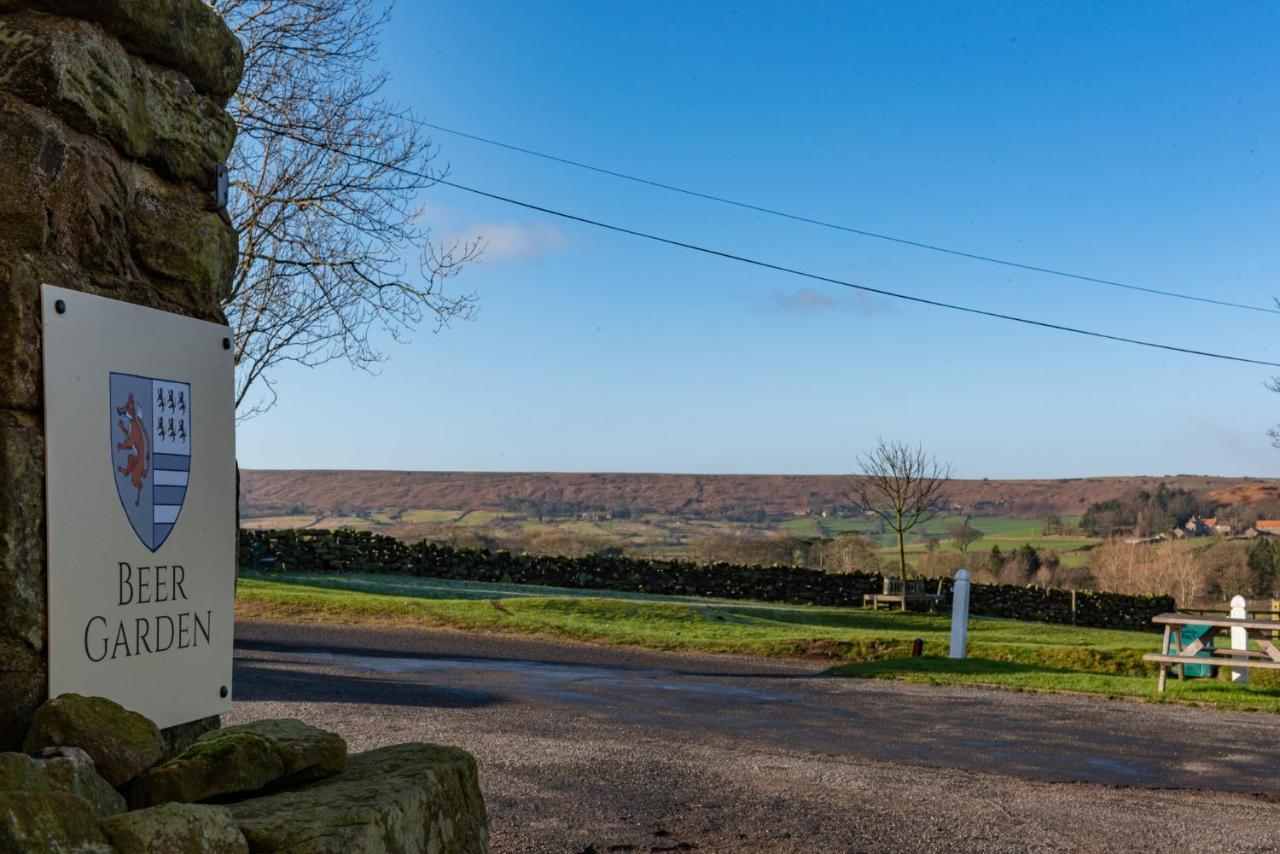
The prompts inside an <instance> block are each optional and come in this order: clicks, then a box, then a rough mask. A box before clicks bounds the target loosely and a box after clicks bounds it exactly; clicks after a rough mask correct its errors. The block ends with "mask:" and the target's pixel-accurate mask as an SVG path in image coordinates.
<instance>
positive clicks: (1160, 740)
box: [230, 623, 1280, 852]
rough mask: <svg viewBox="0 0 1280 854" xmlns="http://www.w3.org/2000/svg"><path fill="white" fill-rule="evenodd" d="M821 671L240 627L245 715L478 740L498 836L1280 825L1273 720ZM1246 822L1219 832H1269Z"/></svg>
mask: <svg viewBox="0 0 1280 854" xmlns="http://www.w3.org/2000/svg"><path fill="white" fill-rule="evenodd" d="M821 668H822V665H819V664H814V665H810V664H808V663H805V662H800V663H795V662H778V661H771V660H761V659H748V658H739V657H729V656H704V655H677V654H662V653H651V652H642V651H633V650H625V649H618V648H612V647H596V646H590V645H585V644H568V643H555V642H547V641H537V640H528V639H523V638H516V637H493V636H478V635H468V634H462V633H451V632H414V631H403V630H382V629H369V628H336V627H321V626H306V625H277V624H255V623H241V624H239V625H238V626H237V642H236V674H235V698H236V708H235V709H234V710H233V712H232V715H231V716H230V719H231V720H242V719H249V718H252V717H263V716H271V715H275V716H279V715H285V714H287V715H291V716H296V717H301V718H303V719H304V720H308V721H311V722H314V723H317V724H318V725H322V726H327V727H329V728H332V729H334V730H336V731H338V732H340V733H342V734H343V735H344V736H345V737H347V738H348V740H349V741H350V742H351V743H352V746H353V749H357V750H359V749H367V748H369V747H373V746H377V745H380V744H386V743H393V742H396V741H404V740H411V739H425V740H434V741H440V742H444V743H451V744H457V745H459V746H461V747H464V748H466V749H468V750H471V751H472V752H473V753H475V754H476V756H477V759H479V760H480V767H481V775H482V785H484V787H485V790H486V798H487V801H488V803H489V807H490V814H491V822H492V824H493V830H494V845H495V850H498V851H502V850H510V851H523V850H530V851H535V850H536V851H588V850H594V851H597V852H605V851H609V850H614V851H650V850H693V849H692V848H688V847H685V848H681V847H680V846H682V845H683V846H691V845H696V846H697V847H698V850H713V851H721V850H723V851H734V850H782V851H790V850H796V851H802V850H808V851H825V850H831V851H843V850H905V849H907V848H913V847H914V848H919V847H920V846H921V845H929V846H934V845H936V844H938V843H939V842H940V841H946V842H947V843H948V844H951V845H952V846H954V847H958V848H960V849H963V850H1019V849H1021V848H1027V847H1032V848H1040V849H1043V848H1059V847H1061V848H1064V849H1066V848H1075V849H1080V848H1096V849H1097V850H1103V849H1112V848H1115V847H1120V848H1123V847H1131V848H1134V850H1138V849H1141V848H1144V847H1146V845H1147V844H1148V843H1150V842H1151V841H1152V840H1153V838H1156V839H1163V840H1166V841H1168V842H1170V843H1174V842H1190V843H1197V844H1198V843H1204V842H1208V841H1210V840H1212V839H1214V837H1213V835H1212V831H1213V829H1214V827H1216V826H1217V824H1218V823H1221V822H1227V823H1234V824H1235V826H1237V827H1239V826H1240V825H1241V823H1243V824H1244V825H1245V826H1248V827H1257V828H1258V834H1259V835H1258V836H1257V839H1256V843H1257V845H1258V846H1262V845H1263V842H1264V841H1269V840H1274V839H1275V838H1276V835H1275V833H1276V831H1277V830H1280V811H1278V809H1280V808H1277V806H1276V802H1277V801H1280V773H1277V769H1280V743H1278V739H1277V736H1278V735H1280V724H1278V723H1277V720H1278V719H1277V718H1276V717H1275V716H1271V715H1263V714H1253V713H1227V712H1214V711H1207V710H1201V709H1194V708H1186V707H1178V706H1157V705H1149V704H1138V703H1133V702H1128V701H1119V700H1116V701H1109V700H1102V699H1096V698H1085V697H1072V696H1063V695H1033V694H1017V693H1011V692H1003V691H994V690H986V689H971V688H952V687H946V688H943V687H928V686H912V685H905V684H902V683H895V682H880V681H866V680H849V679H832V678H828V677H823V676H821V675H819V674H820V670H821ZM1115 787H1122V788H1115ZM892 793H896V794H892ZM886 796H887V797H888V798H889V799H888V800H886V799H885V798H886ZM895 797H896V798H897V799H898V800H897V802H896V803H895V801H894V800H893V798H895ZM1184 802H1185V803H1184ZM1019 805H1020V806H1019ZM987 812H991V813H992V814H991V815H986V813H987ZM1072 814H1075V815H1079V816H1081V818H1082V821H1081V820H1075V819H1071V818H1070V816H1071V815H1072ZM1090 816H1092V818H1090ZM1268 826H1269V827H1270V828H1271V830H1270V831H1269V832H1267V833H1264V832H1263V829H1264V828H1267V827H1268ZM1153 834H1154V837H1153ZM1231 839H1233V840H1235V841H1234V843H1233V844H1235V845H1238V846H1239V847H1238V848H1233V847H1232V846H1231V845H1228V846H1227V847H1226V849H1223V848H1222V844H1221V840H1222V837H1216V841H1217V843H1218V848H1219V850H1255V849H1254V848H1252V847H1250V846H1251V843H1250V837H1249V835H1248V833H1245V834H1244V835H1240V834H1236V835H1235V836H1233V837H1231ZM1125 840H1128V843H1126V842H1125ZM611 846H612V847H611ZM672 846H674V847H672ZM1256 850H1263V847H1258V848H1256Z"/></svg>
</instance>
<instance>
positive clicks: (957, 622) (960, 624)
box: [951, 569, 969, 658]
mask: <svg viewBox="0 0 1280 854" xmlns="http://www.w3.org/2000/svg"><path fill="white" fill-rule="evenodd" d="M968 640H969V570H967V569H962V570H960V571H959V572H957V573H956V584H955V587H954V588H953V589H952V593H951V657H952V658H964V650H965V646H966V645H967V644H968Z"/></svg>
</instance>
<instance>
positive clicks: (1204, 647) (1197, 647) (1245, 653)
mask: <svg viewBox="0 0 1280 854" xmlns="http://www.w3.org/2000/svg"><path fill="white" fill-rule="evenodd" d="M1151 622H1153V623H1155V624H1156V625H1163V626H1164V640H1163V641H1162V642H1161V645H1160V652H1158V653H1148V654H1146V655H1144V656H1142V659H1143V661H1153V662H1155V663H1157V664H1159V665H1160V679H1159V682H1158V683H1157V687H1158V689H1159V690H1160V691H1161V692H1162V693H1163V691H1164V683H1165V678H1166V676H1167V675H1168V671H1169V668H1170V667H1176V668H1177V671H1178V678H1179V679H1184V678H1185V677H1186V666H1187V665H1189V664H1193V665H1201V666H1203V665H1208V666H1210V667H1232V668H1242V669H1249V668H1254V667H1257V668H1261V669H1263V670H1280V649H1277V648H1276V646H1275V644H1274V643H1273V642H1272V636H1273V635H1274V633H1275V632H1276V630H1277V629H1278V628H1280V622H1277V621H1276V620H1248V619H1246V620H1240V619H1233V618H1231V617H1205V616H1200V615H1198V614H1176V613H1175V614H1157V615H1156V616H1154V617H1152V618H1151ZM1187 626H1197V627H1200V626H1203V627H1205V631H1204V633H1203V634H1201V635H1200V637H1198V638H1196V639H1195V640H1193V641H1192V642H1190V643H1188V644H1186V645H1185V646H1184V645H1183V643H1182V629H1183V628H1185V627H1187ZM1232 629H1243V630H1244V632H1245V637H1246V643H1248V642H1249V641H1252V642H1253V643H1255V644H1257V646H1258V648H1257V649H1232V648H1231V646H1230V643H1231V630H1232ZM1220 635H1226V638H1227V644H1228V645H1227V646H1225V647H1222V646H1218V645H1217V643H1216V641H1217V639H1218V637H1219V636H1220ZM1202 653H1207V655H1204V654H1202Z"/></svg>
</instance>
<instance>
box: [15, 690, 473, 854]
mask: <svg viewBox="0 0 1280 854" xmlns="http://www.w3.org/2000/svg"><path fill="white" fill-rule="evenodd" d="M23 748H24V750H25V751H26V752H24V753H0V852H10V851H14V852H17V851H67V852H86V854H88V852H103V854H110V853H111V852H115V854H143V852H146V854H151V852H155V853H156V854H159V852H164V854H248V852H258V851H270V852H283V851H289V852H335V854H338V852H340V854H384V852H388V853H389V852H397V854H399V853H400V852H403V854H410V852H431V854H453V852H458V854H466V852H484V851H487V850H488V825H487V821H486V817H485V807H484V800H483V798H482V797H481V795H480V786H479V781H478V777H477V773H476V763H475V760H474V759H473V758H472V757H471V755H470V754H468V753H466V752H465V751H462V750H459V749H457V748H453V747H439V746H437V745H433V744H401V745H396V746H394V747H384V748H381V749H378V750H371V751H369V752H367V753H361V754H357V755H355V756H351V757H350V758H348V756H347V745H346V742H344V741H343V740H342V738H341V737H339V736H337V735H335V734H334V733H331V732H325V731H324V730H321V729H317V728H316V727H313V726H310V725H308V724H305V723H303V722H302V721H298V720H292V719H287V720H265V721H257V722H255V723H251V724H245V725H242V726H235V727H228V728H226V729H222V730H214V731H212V732H208V733H205V734H204V735H202V736H200V737H199V738H197V739H196V740H195V742H194V743H192V744H191V745H190V746H188V747H187V748H186V749H184V750H182V751H180V752H178V753H177V754H176V755H173V756H169V757H167V758H166V757H164V755H163V754H164V746H163V741H162V739H161V736H160V731H159V730H158V729H157V728H156V726H155V724H153V723H152V722H151V721H149V720H147V719H146V718H145V717H143V716H141V715H138V714H136V713H134V712H131V711H129V710H127V709H125V708H123V707H122V706H120V705H119V704H117V703H115V702H112V701H111V700H107V699H104V698H101V697H82V696H79V695H76V694H64V695H63V696H61V697H57V698H55V699H53V700H50V701H48V702H47V703H45V704H44V705H43V706H41V707H40V708H39V709H38V710H37V712H36V715H35V721H34V724H33V725H32V727H31V729H30V731H29V732H28V733H27V737H26V740H25V742H24V743H23ZM126 805H127V807H128V809H126Z"/></svg>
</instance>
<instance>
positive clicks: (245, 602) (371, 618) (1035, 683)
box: [236, 573, 1280, 712]
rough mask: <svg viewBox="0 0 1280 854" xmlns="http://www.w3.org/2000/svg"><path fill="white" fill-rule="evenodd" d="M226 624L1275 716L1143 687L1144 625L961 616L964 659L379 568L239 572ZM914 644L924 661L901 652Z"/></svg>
mask: <svg viewBox="0 0 1280 854" xmlns="http://www.w3.org/2000/svg"><path fill="white" fill-rule="evenodd" d="M236 611H237V616H238V617H239V618H240V619H259V620H278V621H295V622H297V621H301V622H324V623H342V624H367V625H385V626H398V627H409V628H451V629H461V630H468V631H487V632H504V633H518V634H526V635H538V636H542V637H550V638H558V639H569V640H581V641H589V642H593V643H605V644H618V645H625V646H636V647H644V648H647V649H656V650H667V651H691V652H695V651H696V652H710V653H741V654H749V655H764V656H782V657H787V656H791V657H806V658H820V659H825V660H828V661H831V662H832V663H833V664H834V665H835V666H834V667H832V668H831V670H830V671H828V672H829V673H830V674H831V675H833V676H845V677H861V678H876V679H889V678H892V679H903V680H906V681H910V682H917V683H924V684H937V685H941V684H979V685H988V686H992V687H997V688H1005V689H1010V690H1020V691H1055V692H1074V693H1087V694H1097V695H1101V696H1106V697H1127V698H1135V699H1142V700H1147V701H1169V702H1188V703H1198V704H1207V705H1213V706H1219V707H1222V708H1229V709H1239V710H1263V711H1270V712H1280V690H1277V689H1276V687H1275V683H1274V681H1272V680H1269V679H1268V678H1267V677H1268V676H1269V675H1270V674H1266V675H1263V674H1258V673H1255V674H1253V677H1254V681H1255V684H1254V685H1252V686H1242V685H1232V684H1229V683H1225V682H1217V681H1211V680H1188V681H1187V682H1185V683H1178V682H1176V680H1173V681H1171V683H1170V686H1169V690H1168V692H1167V693H1166V694H1165V695H1163V696H1161V695H1157V694H1156V693H1155V686H1156V680H1155V671H1154V669H1153V668H1152V667H1151V666H1150V665H1148V664H1147V663H1145V662H1143V661H1142V655H1143V653H1146V652H1153V651H1155V649H1156V647H1157V644H1158V642H1159V636H1158V635H1156V634H1155V633H1154V632H1151V633H1148V632H1123V631H1111V630H1106V629H1089V628H1081V627H1076V626H1057V625H1048V624H1043V623H1025V622H1018V621H1015V620H998V619H986V618H975V619H973V620H971V622H970V629H969V638H970V647H969V653H970V658H968V659H966V660H963V661H952V660H950V659H948V658H945V657H943V656H944V655H945V654H946V650H947V644H948V641H949V634H950V620H949V618H948V617H946V616H943V615H934V614H915V613H907V614H901V613H896V612H887V611H878V612H876V611H865V610H862V609H856V608H819V607H809V606H795V605H779V604H773V603H756V602H742V601H733V600H713V599H699V598H694V597H664V596H654V595H646V594H639V593H622V592H614V591H592V590H572V589H564V588H554V587H535V586H530V585H516V584H499V583H479V582H462V581H446V580H441V579H430V578H412V577H404V576H389V575H343V576H339V575H292V574H290V575H281V574H267V573H243V574H242V575H241V578H240V583H239V588H238V591H237V607H236ZM916 638H919V639H921V640H923V641H924V652H925V655H924V657H921V658H911V657H909V654H910V649H911V645H912V642H913V641H914V640H915V639H916Z"/></svg>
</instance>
